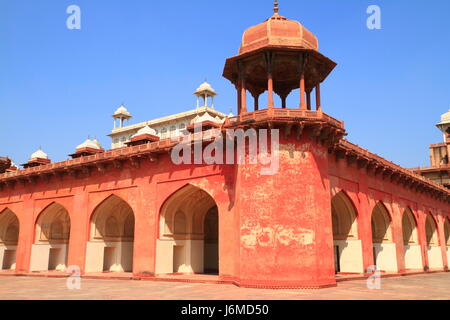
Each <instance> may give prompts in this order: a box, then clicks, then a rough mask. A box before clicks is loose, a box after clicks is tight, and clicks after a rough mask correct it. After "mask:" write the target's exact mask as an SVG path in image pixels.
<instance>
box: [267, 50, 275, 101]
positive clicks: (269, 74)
mask: <svg viewBox="0 0 450 320" xmlns="http://www.w3.org/2000/svg"><path fill="white" fill-rule="evenodd" d="M272 61H273V54H272V53H267V54H266V65H267V98H268V105H267V107H268V108H269V109H273V107H274V106H273V75H272Z"/></svg>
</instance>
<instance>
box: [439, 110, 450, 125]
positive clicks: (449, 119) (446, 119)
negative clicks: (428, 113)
mask: <svg viewBox="0 0 450 320" xmlns="http://www.w3.org/2000/svg"><path fill="white" fill-rule="evenodd" d="M439 124H450V110H448V112H446V113H444V114H443V115H441V122H440V123H439Z"/></svg>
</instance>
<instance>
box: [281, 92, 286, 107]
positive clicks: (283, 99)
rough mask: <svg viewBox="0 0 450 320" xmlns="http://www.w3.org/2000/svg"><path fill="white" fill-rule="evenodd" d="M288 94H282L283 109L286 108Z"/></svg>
mask: <svg viewBox="0 0 450 320" xmlns="http://www.w3.org/2000/svg"><path fill="white" fill-rule="evenodd" d="M286 97H287V96H286V95H281V96H280V98H281V107H282V108H283V109H286Z"/></svg>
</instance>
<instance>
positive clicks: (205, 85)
mask: <svg viewBox="0 0 450 320" xmlns="http://www.w3.org/2000/svg"><path fill="white" fill-rule="evenodd" d="M204 91H209V92H212V93H216V90H214V89H213V87H211V85H210V84H209V83H208V82H206V81H205V82H203V83H202V84H201V85H200V87H198V88H197V90H195V93H200V92H204Z"/></svg>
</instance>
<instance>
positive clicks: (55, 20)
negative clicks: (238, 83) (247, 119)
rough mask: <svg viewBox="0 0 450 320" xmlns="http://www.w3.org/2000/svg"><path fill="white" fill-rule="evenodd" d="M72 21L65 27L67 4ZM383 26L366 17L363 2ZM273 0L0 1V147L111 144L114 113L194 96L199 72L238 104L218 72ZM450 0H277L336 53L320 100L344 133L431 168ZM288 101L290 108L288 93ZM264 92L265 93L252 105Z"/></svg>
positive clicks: (219, 103) (441, 107)
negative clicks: (74, 13) (75, 14)
mask: <svg viewBox="0 0 450 320" xmlns="http://www.w3.org/2000/svg"><path fill="white" fill-rule="evenodd" d="M72 4H75V5H78V6H79V7H80V8H81V30H69V29H67V27H66V20H67V18H68V16H69V14H67V13H66V9H67V7H68V6H69V5H72ZM372 4H375V5H378V6H379V7H380V8H381V14H382V15H381V23H382V29H381V30H369V29H368V28H367V27H366V20H367V18H368V16H369V15H368V14H367V13H366V9H367V7H368V6H369V5H372ZM272 6H273V5H272V1H271V0H245V1H242V0H226V1H225V0H214V1H212V0H195V1H194V0H191V1H187V0H165V1H148V0H132V1H130V0H95V1H93V0H70V1H67V0H57V1H55V0H39V1H36V0H0V111H1V124H0V136H1V139H0V155H8V156H10V157H11V158H12V159H13V160H14V161H15V162H16V163H17V164H21V163H24V162H26V160H27V159H28V157H29V156H30V155H31V153H32V152H34V151H36V149H37V148H38V147H39V146H42V148H43V150H44V151H45V152H47V153H48V154H49V157H50V158H51V159H52V161H62V160H65V159H67V158H68V156H67V155H68V154H70V153H72V152H73V151H74V149H75V147H76V146H77V145H78V144H80V143H82V142H83V141H84V140H85V139H86V138H87V136H88V135H90V136H91V137H94V136H96V137H97V138H98V139H99V141H100V142H101V144H102V145H103V146H104V147H107V148H109V147H110V139H109V137H107V136H106V134H108V133H110V131H111V129H112V125H113V120H112V118H111V114H112V113H113V112H114V110H115V109H116V108H117V107H118V106H119V105H120V104H121V103H122V102H124V103H125V106H126V107H127V108H128V110H129V111H130V112H131V113H132V115H133V116H134V118H133V119H132V122H131V123H137V122H142V121H146V120H150V119H153V118H156V117H161V116H165V115H170V114H173V113H177V112H182V111H186V110H187V109H191V108H194V107H195V97H194V96H193V95H192V92H193V91H194V90H195V89H196V88H197V87H198V85H199V84H200V83H201V82H203V81H204V79H205V78H207V79H208V82H210V83H211V84H212V85H213V87H214V88H215V89H216V90H217V91H218V92H219V94H220V95H219V96H218V97H217V99H216V108H217V109H219V110H220V111H222V112H225V113H228V112H229V110H230V108H231V107H233V110H234V112H236V107H235V101H236V98H235V90H234V87H233V86H232V85H231V84H230V83H229V82H228V81H227V80H225V79H224V78H222V76H221V75H222V71H223V66H224V62H225V59H226V58H227V57H231V56H234V55H236V54H237V51H238V48H239V45H240V40H241V37H242V33H243V31H244V30H245V29H246V28H248V27H250V26H252V25H255V24H258V23H260V22H262V21H264V20H265V19H267V18H268V17H270V16H271V15H272ZM449 13H450V1H448V0H433V1H427V0H414V1H411V0H371V1H366V0H314V1H304V0H280V14H282V15H284V16H286V17H287V18H289V19H294V20H298V21H300V22H301V23H302V24H303V25H304V26H305V27H306V28H308V29H309V30H310V31H311V32H313V33H314V34H315V35H316V36H317V37H318V39H319V45H320V51H321V52H322V53H323V54H324V55H326V56H328V57H329V58H331V59H332V60H334V61H336V62H337V63H338V66H337V67H336V68H335V70H334V71H333V72H332V74H331V75H330V76H329V78H328V79H327V80H326V81H325V82H324V83H323V84H322V105H323V108H324V111H325V112H327V113H328V114H330V115H332V116H334V117H335V118H338V119H341V120H344V121H345V126H346V129H347V132H348V134H349V135H348V137H347V138H348V139H349V140H350V141H352V142H354V143H357V144H359V145H361V146H362V147H365V148H368V149H369V150H370V151H372V152H375V153H377V154H379V155H381V156H383V157H385V158H387V159H388V160H391V161H394V162H396V163H398V164H400V165H403V166H405V167H413V166H417V165H427V164H428V161H429V153H428V145H429V144H430V143H436V142H441V141H442V135H441V134H440V132H439V131H438V129H437V128H435V127H434V125H435V124H436V123H437V122H438V121H439V117H440V115H441V114H442V113H444V112H446V111H447V110H448V109H450V21H449V19H448V16H449ZM288 102H289V103H288V107H295V106H297V105H298V101H297V96H295V98H292V99H289V100H288ZM262 104H263V100H261V105H262Z"/></svg>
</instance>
